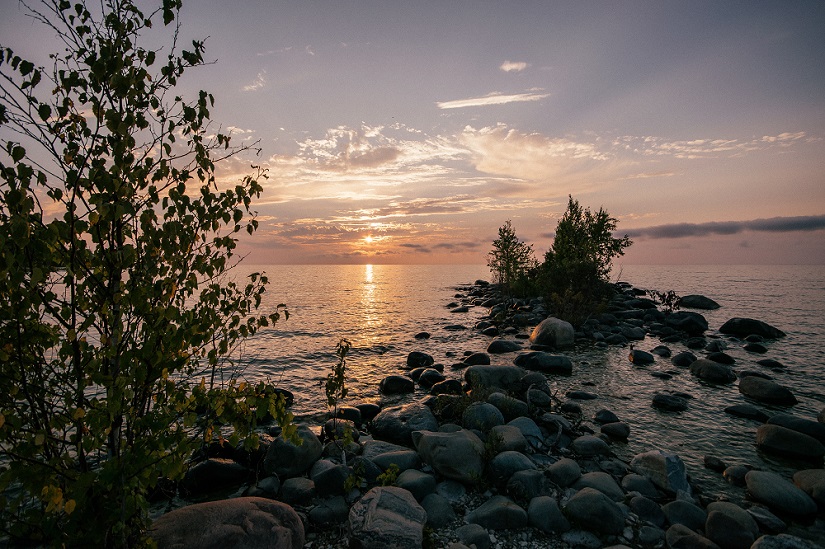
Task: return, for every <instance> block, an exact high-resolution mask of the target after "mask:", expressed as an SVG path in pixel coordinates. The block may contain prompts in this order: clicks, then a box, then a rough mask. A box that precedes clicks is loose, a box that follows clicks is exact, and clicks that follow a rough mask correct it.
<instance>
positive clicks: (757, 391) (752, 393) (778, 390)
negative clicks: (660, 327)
mask: <svg viewBox="0 0 825 549" xmlns="http://www.w3.org/2000/svg"><path fill="white" fill-rule="evenodd" d="M697 362H698V360H697ZM691 368H692V366H691ZM739 392H740V393H742V394H743V395H745V396H747V397H750V398H752V399H754V400H758V401H759V402H765V403H767V404H779V405H782V406H793V405H794V404H796V403H797V402H798V401H797V400H796V397H795V396H794V394H793V393H792V392H791V391H790V390H789V389H788V388H787V387H783V386H782V385H779V384H778V383H776V382H774V381H771V380H769V379H764V378H762V377H758V376H745V377H743V378H742V379H740V380H739Z"/></svg>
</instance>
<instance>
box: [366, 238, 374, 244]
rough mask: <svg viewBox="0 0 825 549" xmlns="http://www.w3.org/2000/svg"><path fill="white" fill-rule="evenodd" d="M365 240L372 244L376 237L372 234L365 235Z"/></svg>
mask: <svg viewBox="0 0 825 549" xmlns="http://www.w3.org/2000/svg"><path fill="white" fill-rule="evenodd" d="M364 242H366V243H367V244H372V243H373V242H375V239H374V238H373V237H372V236H365V237H364Z"/></svg>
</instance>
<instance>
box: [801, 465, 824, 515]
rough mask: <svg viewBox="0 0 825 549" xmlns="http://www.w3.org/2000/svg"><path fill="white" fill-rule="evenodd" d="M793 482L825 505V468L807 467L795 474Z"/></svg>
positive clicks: (821, 504) (820, 503) (818, 502)
mask: <svg viewBox="0 0 825 549" xmlns="http://www.w3.org/2000/svg"><path fill="white" fill-rule="evenodd" d="M793 483H794V484H796V485H797V486H798V487H799V488H800V489H801V490H802V491H803V492H805V493H806V494H808V495H809V496H811V498H813V500H814V501H815V502H817V504H819V505H820V506H822V507H825V469H805V470H804V471H797V472H796V473H794V475H793Z"/></svg>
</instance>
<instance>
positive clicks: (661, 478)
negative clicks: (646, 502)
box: [630, 450, 691, 494]
mask: <svg viewBox="0 0 825 549" xmlns="http://www.w3.org/2000/svg"><path fill="white" fill-rule="evenodd" d="M630 468H631V469H632V470H633V471H634V472H635V473H638V474H640V475H642V476H644V477H647V478H648V479H649V480H650V481H651V482H652V483H653V484H655V485H656V486H657V487H659V488H660V489H662V490H665V491H667V492H672V493H676V492H678V491H679V490H681V491H683V492H686V493H688V494H689V493H690V491H691V490H690V485H689V484H688V481H687V472H686V471H685V464H684V462H683V461H682V459H681V458H680V457H679V456H677V455H676V454H670V453H667V452H663V451H661V450H651V451H649V452H644V453H641V454H637V455H636V456H634V457H633V459H632V460H631V461H630Z"/></svg>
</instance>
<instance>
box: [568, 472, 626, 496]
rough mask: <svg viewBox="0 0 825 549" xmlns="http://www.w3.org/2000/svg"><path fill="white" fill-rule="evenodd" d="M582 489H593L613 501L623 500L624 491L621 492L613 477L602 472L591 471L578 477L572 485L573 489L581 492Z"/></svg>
mask: <svg viewBox="0 0 825 549" xmlns="http://www.w3.org/2000/svg"><path fill="white" fill-rule="evenodd" d="M582 488H594V489H596V490H598V491H599V492H601V493H602V494H604V495H606V496H607V497H609V498H610V499H612V500H613V501H622V500H623V499H624V491H622V488H621V487H620V486H619V484H618V483H617V482H616V481H615V480H614V479H613V477H611V476H610V475H608V474H607V473H605V472H603V471H593V472H591V473H585V474H583V475H582V476H581V477H579V479H578V480H577V481H576V482H575V483H574V484H573V489H574V490H581V489H582Z"/></svg>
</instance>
